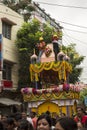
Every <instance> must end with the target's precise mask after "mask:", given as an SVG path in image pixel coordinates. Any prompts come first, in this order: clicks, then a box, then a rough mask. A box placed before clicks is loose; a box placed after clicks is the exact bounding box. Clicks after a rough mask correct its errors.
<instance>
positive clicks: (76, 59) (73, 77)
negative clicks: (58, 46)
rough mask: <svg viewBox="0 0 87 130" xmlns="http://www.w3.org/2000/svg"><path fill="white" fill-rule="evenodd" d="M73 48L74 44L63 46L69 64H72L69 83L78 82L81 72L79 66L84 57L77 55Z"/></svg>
mask: <svg viewBox="0 0 87 130" xmlns="http://www.w3.org/2000/svg"><path fill="white" fill-rule="evenodd" d="M75 46H76V45H75V44H70V45H68V46H65V47H64V46H63V51H64V52H65V53H67V55H68V56H69V57H70V63H71V64H72V73H70V74H69V82H70V83H75V82H78V81H79V77H80V75H81V73H82V70H83V69H82V68H81V67H80V64H81V63H82V61H83V60H84V56H80V55H79V53H77V52H76V49H75Z"/></svg>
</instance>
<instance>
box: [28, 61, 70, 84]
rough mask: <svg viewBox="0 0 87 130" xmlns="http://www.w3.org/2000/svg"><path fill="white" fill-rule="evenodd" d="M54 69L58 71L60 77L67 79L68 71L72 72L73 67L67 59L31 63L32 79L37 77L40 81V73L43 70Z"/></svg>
mask: <svg viewBox="0 0 87 130" xmlns="http://www.w3.org/2000/svg"><path fill="white" fill-rule="evenodd" d="M50 69H52V70H54V71H58V76H59V79H60V80H61V79H65V80H66V72H71V71H72V67H71V65H70V64H69V63H68V62H66V61H62V62H61V61H59V62H45V63H39V64H30V74H31V81H33V80H34V79H35V81H38V74H39V73H40V72H41V71H43V70H50Z"/></svg>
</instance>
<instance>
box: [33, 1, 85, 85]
mask: <svg viewBox="0 0 87 130" xmlns="http://www.w3.org/2000/svg"><path fill="white" fill-rule="evenodd" d="M33 1H34V2H36V3H39V6H40V7H41V8H42V9H45V12H46V13H47V14H50V16H51V17H52V18H54V19H55V20H56V22H58V23H59V24H60V25H61V26H62V27H63V30H62V31H63V40H62V42H63V45H69V44H70V43H75V44H76V51H77V52H78V53H79V54H80V55H82V56H85V60H84V61H83V63H82V64H81V67H83V72H82V75H81V77H80V79H81V81H82V82H84V83H87V65H86V64H87V0H45V1H44V0H33Z"/></svg>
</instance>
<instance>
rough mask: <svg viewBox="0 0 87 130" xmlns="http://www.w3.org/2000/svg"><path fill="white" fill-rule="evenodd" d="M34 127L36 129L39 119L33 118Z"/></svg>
mask: <svg viewBox="0 0 87 130" xmlns="http://www.w3.org/2000/svg"><path fill="white" fill-rule="evenodd" d="M32 122H33V126H34V128H35V129H36V124H37V117H34V118H32Z"/></svg>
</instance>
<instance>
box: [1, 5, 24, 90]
mask: <svg viewBox="0 0 87 130" xmlns="http://www.w3.org/2000/svg"><path fill="white" fill-rule="evenodd" d="M23 22H24V20H23V17H22V16H20V15H19V14H18V13H16V12H14V11H13V10H12V9H10V8H8V7H7V6H5V5H4V4H2V3H0V43H1V44H0V47H1V49H0V81H1V82H0V83H1V85H0V86H1V87H3V89H12V88H14V89H15V88H16V87H18V64H19V63H18V52H17V48H16V44H15V40H16V34H17V31H18V30H19V28H20V27H21V25H22V24H23Z"/></svg>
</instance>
